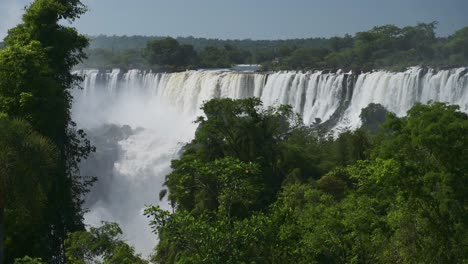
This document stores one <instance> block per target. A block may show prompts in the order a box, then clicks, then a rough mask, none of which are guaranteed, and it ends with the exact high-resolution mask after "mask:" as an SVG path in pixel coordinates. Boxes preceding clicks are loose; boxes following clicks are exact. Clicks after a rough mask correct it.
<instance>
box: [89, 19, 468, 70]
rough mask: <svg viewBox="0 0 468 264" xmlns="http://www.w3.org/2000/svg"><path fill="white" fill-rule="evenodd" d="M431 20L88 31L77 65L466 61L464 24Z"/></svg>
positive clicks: (380, 65)
mask: <svg viewBox="0 0 468 264" xmlns="http://www.w3.org/2000/svg"><path fill="white" fill-rule="evenodd" d="M436 26H437V22H431V23H419V24H417V25H415V26H407V27H403V28H399V27H397V26H394V25H385V26H379V27H374V28H372V29H371V30H369V31H364V32H358V33H356V34H355V35H354V36H351V35H345V36H343V37H331V38H308V39H290V40H250V39H245V40H219V39H206V38H194V37H178V38H176V39H174V38H170V37H149V36H148V37H147V36H104V35H101V36H97V37H91V44H90V46H89V48H88V49H87V51H86V52H87V54H88V59H87V60H86V61H85V62H84V63H83V64H81V65H80V67H85V68H123V69H130V68H138V69H153V70H155V71H183V70H186V69H200V68H230V67H231V66H232V65H235V64H261V65H262V69H263V70H265V71H268V70H315V69H345V70H357V71H361V70H362V71H369V70H372V69H387V70H394V71H401V70H404V69H406V68H407V67H409V66H416V65H420V66H428V67H459V66H466V65H468V27H464V28H462V29H460V30H458V31H456V32H455V33H454V34H452V35H451V36H448V37H436V35H435V28H436ZM158 48H159V49H158Z"/></svg>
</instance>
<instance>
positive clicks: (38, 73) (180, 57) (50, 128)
mask: <svg viewBox="0 0 468 264" xmlns="http://www.w3.org/2000/svg"><path fill="white" fill-rule="evenodd" d="M86 11H87V8H86V6H84V5H83V4H82V3H81V2H80V1H79V0H67V1H58V0H36V1H34V2H33V3H32V4H31V5H30V6H29V7H28V8H27V9H26V12H25V14H24V16H23V20H22V22H21V23H20V24H19V25H17V26H16V27H14V28H13V29H11V30H10V31H9V32H8V36H7V37H6V38H5V42H4V48H3V49H1V50H0V180H1V181H0V263H1V264H3V263H8V264H9V263H14V264H41V263H57V264H59V263H73V264H84V263H106V264H111V263H123V264H127V263H128V264H130V263H467V261H468V226H467V225H468V221H467V219H468V210H467V208H468V204H467V202H468V192H467V187H466V183H467V182H468V162H467V160H468V137H467V135H468V115H467V114H466V113H465V112H462V111H461V110H460V107H459V106H457V105H448V104H446V103H440V102H429V103H428V104H416V105H415V106H413V107H412V108H411V109H410V110H409V111H408V112H407V115H406V116H404V117H398V116H396V115H395V114H394V113H391V112H388V111H387V110H386V109H385V108H384V107H383V106H382V105H379V104H370V105H369V106H367V107H366V108H364V109H362V112H361V116H360V118H361V120H362V126H361V128H359V129H357V130H354V131H349V130H343V131H338V132H340V133H339V134H335V133H334V131H328V130H327V129H326V128H325V127H323V126H322V125H321V124H320V123H317V124H314V125H312V126H305V125H304V124H303V122H302V120H301V118H300V117H299V116H298V115H297V114H295V113H294V112H293V111H292V108H291V107H290V106H288V105H281V106H278V107H263V105H262V102H261V101H260V99H258V98H248V99H238V100H234V99H228V98H224V99H212V100H210V101H207V102H205V103H204V104H203V105H202V107H201V109H202V110H203V112H204V116H201V117H199V118H197V119H196V120H194V121H195V122H196V123H197V125H198V129H197V131H196V134H195V137H194V139H193V140H192V141H191V142H187V144H186V145H185V146H184V148H183V153H182V154H181V156H180V157H179V158H178V159H175V160H173V161H172V165H171V167H172V169H173V170H172V172H171V173H170V174H168V175H167V176H166V178H165V183H164V186H165V189H164V190H163V191H161V192H160V193H155V194H154V195H155V197H156V196H158V197H159V199H161V200H162V199H168V200H169V202H170V203H171V205H172V211H166V210H163V209H162V208H160V207H159V206H157V205H147V207H146V209H145V212H144V213H145V215H146V216H147V217H148V223H149V225H150V226H151V228H152V230H153V232H154V235H155V236H158V237H159V243H158V245H157V246H156V248H155V251H154V253H153V254H152V255H151V256H150V259H145V258H144V257H143V256H141V255H140V254H138V253H136V251H135V249H134V248H133V247H132V246H130V245H128V244H127V243H126V241H125V239H124V237H123V233H122V229H121V228H120V227H119V226H118V225H117V224H115V223H106V222H103V224H102V225H101V226H94V227H90V226H88V227H86V226H85V224H84V213H85V212H86V208H84V206H83V202H84V199H85V196H86V193H88V192H89V190H90V188H91V186H92V184H93V183H94V182H95V181H96V178H95V177H91V176H89V177H88V176H83V175H81V174H80V173H79V163H80V162H81V161H82V160H83V159H86V158H87V157H88V156H89V155H90V154H91V153H92V152H93V151H95V148H94V146H92V144H91V143H90V141H89V140H88V139H87V136H86V133H85V132H84V131H83V130H81V129H79V128H78V127H77V125H76V124H75V123H74V121H73V120H72V118H71V105H72V101H73V97H72V95H71V90H72V89H73V88H74V87H75V86H76V85H78V84H79V83H80V82H81V81H82V77H79V76H76V75H73V74H72V73H71V71H72V69H73V68H75V67H76V66H77V65H79V64H81V65H86V63H93V62H92V61H93V57H94V58H96V57H95V56H98V54H99V53H100V54H101V55H102V54H110V55H109V57H107V55H103V56H104V57H105V58H109V62H110V63H111V64H109V65H107V64H106V65H104V64H103V65H88V66H93V67H101V66H103V67H114V66H122V65H120V63H124V65H126V66H129V65H131V64H129V62H128V61H120V59H118V60H117V61H116V62H115V63H116V64H113V63H114V62H113V61H112V60H113V59H112V58H117V57H119V58H120V56H128V58H132V59H133V58H136V57H138V56H136V57H135V56H134V55H135V54H141V59H142V60H141V61H140V62H141V63H145V64H147V63H149V64H150V65H152V66H153V65H158V67H159V69H165V70H181V69H182V68H184V67H189V68H190V67H192V66H193V67H208V68H210V67H221V66H227V65H229V64H232V63H246V62H249V63H262V64H264V65H265V67H266V68H268V69H280V68H283V67H284V68H288V69H308V68H311V69H312V68H316V67H321V68H323V67H333V68H337V67H344V68H347V67H349V68H355V67H357V68H361V69H371V68H374V67H387V66H388V67H400V66H407V65H414V64H415V63H428V64H431V65H432V63H437V64H439V63H440V65H446V64H447V65H462V64H465V65H466V62H467V60H468V50H467V48H468V27H466V28H464V29H461V30H459V31H457V32H456V33H455V34H454V35H452V36H450V37H448V38H447V39H439V38H436V37H435V36H434V27H435V23H431V24H419V25H417V26H415V27H405V28H402V29H401V28H397V27H394V26H384V27H376V28H374V29H372V30H370V31H368V32H362V33H358V34H356V36H354V37H352V36H345V37H343V38H338V37H337V38H332V39H310V40H295V41H292V42H291V43H296V44H292V45H291V46H283V45H285V43H286V44H287V45H289V44H288V42H287V41H272V42H269V41H265V42H261V41H260V42H256V41H244V42H243V41H239V43H238V44H235V43H236V42H235V41H234V42H233V43H234V44H233V43H230V42H222V41H221V42H220V41H214V42H213V43H211V41H209V40H206V41H201V40H198V39H190V38H187V39H185V40H184V41H186V42H185V43H184V42H183V41H182V40H176V39H171V38H163V39H157V40H152V41H150V42H148V43H147V44H143V42H144V41H143V40H141V38H138V37H136V39H137V40H138V41H130V43H134V42H135V43H136V42H138V43H140V44H138V45H143V46H145V45H146V46H145V47H144V48H142V49H140V48H141V46H139V48H138V47H135V48H133V47H132V48H131V49H125V48H123V47H121V48H119V50H117V49H116V50H113V51H109V50H107V49H100V48H99V49H97V48H94V49H89V48H88V44H89V39H88V38H87V37H86V36H84V35H82V34H80V33H78V32H77V30H76V29H75V28H73V27H69V26H66V25H63V24H61V23H60V22H59V21H60V20H67V21H74V20H75V19H78V18H79V17H80V16H81V15H83V14H84V13H85V12H86ZM101 38H104V39H107V38H105V37H101ZM117 39H118V38H117ZM116 41H117V40H116ZM189 41H192V42H189ZM179 42H180V43H179ZM96 43H97V42H96ZM186 43H192V44H186ZM218 44H219V45H220V46H211V45H218ZM95 45H97V44H95ZM102 45H104V44H102ZM106 45H107V44H106ZM128 45H130V44H128ZM132 45H136V44H132ZM205 45H207V46H205ZM208 45H209V46H208ZM262 45H271V46H272V49H271V50H270V51H268V50H266V52H267V53H268V54H265V55H264V56H265V57H263V59H259V57H258V56H260V52H261V50H265V49H264V48H263V47H264V46H262ZM322 45H323V46H322ZM105 47H106V48H107V46H105ZM249 47H250V48H249ZM280 47H281V48H280ZM283 47H285V48H283ZM280 50H281V52H280ZM162 51H165V52H162ZM108 52H110V53H108ZM132 52H134V53H132ZM302 52H305V54H308V55H307V56H306V55H304V54H302ZM125 54H126V55H125ZM132 54H133V55H132ZM143 54H144V55H143ZM255 54H256V55H255ZM86 56H90V58H91V60H88V61H86V60H85V59H86ZM191 56H193V57H191ZM255 56H257V57H255ZM309 56H310V57H309ZM241 57H242V58H243V59H242V60H241V59H239V58H241ZM273 58H279V61H278V62H277V63H273V62H271V61H270V60H271V59H273ZM304 58H307V63H306V64H302V62H300V61H301V60H302V59H304ZM314 58H316V60H315V59H314ZM403 58H404V59H403ZM440 58H444V60H442V59H440ZM237 59H239V61H237ZM146 60H148V61H146ZM217 60H220V61H217ZM249 60H251V61H249ZM436 61H437V62H436ZM93 176H97V175H93Z"/></svg>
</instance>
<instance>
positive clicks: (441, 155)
mask: <svg viewBox="0 0 468 264" xmlns="http://www.w3.org/2000/svg"><path fill="white" fill-rule="evenodd" d="M259 106H260V104H259V102H258V101H257V102H256V101H248V100H237V101H236V100H229V99H217V100H214V101H212V102H207V103H206V104H205V105H204V107H203V109H204V110H205V114H206V117H205V118H200V119H199V123H200V126H199V128H198V131H197V134H196V137H195V139H194V140H193V141H192V142H191V143H190V144H189V145H188V146H187V147H186V149H185V152H184V153H183V154H182V156H181V158H180V159H179V160H175V161H173V166H174V172H173V173H171V174H170V175H168V176H167V187H168V188H169V190H168V191H169V200H170V201H171V202H172V203H173V205H174V206H176V207H177V210H176V211H175V212H173V213H170V212H168V211H164V210H162V209H161V208H159V207H151V206H150V207H148V208H147V209H146V212H145V213H146V215H147V216H148V217H149V218H150V220H151V226H152V228H153V231H154V232H155V233H157V234H158V235H159V238H160V243H159V245H158V246H157V248H156V252H155V255H154V256H153V261H155V262H157V263H251V262H255V263H464V261H466V259H467V257H468V256H467V253H466V252H468V251H467V240H466V237H467V227H466V224H467V223H466V219H467V217H468V215H467V212H466V210H465V209H466V202H467V195H466V186H464V183H465V182H466V181H467V180H468V174H467V172H468V168H467V164H466V159H467V158H468V152H467V150H468V138H467V137H466V135H467V134H468V133H467V132H468V131H467V129H468V115H467V114H466V113H463V112H460V111H459V110H458V106H451V105H447V104H444V103H430V104H429V105H422V104H417V105H415V106H414V107H413V108H411V109H410V110H409V111H408V115H407V116H406V117H396V116H395V115H394V114H392V113H387V114H386V118H385V119H383V117H384V116H385V113H386V111H385V109H383V108H382V107H381V106H380V105H370V106H368V107H367V108H365V109H363V111H362V113H361V118H362V119H363V120H362V121H363V124H367V125H369V124H371V125H372V126H371V127H370V128H376V127H375V125H376V124H377V123H381V122H383V125H382V127H381V128H378V129H377V130H373V129H370V130H371V131H370V132H369V129H367V130H366V129H364V128H363V129H359V130H356V131H354V132H349V131H348V132H344V133H342V134H341V135H339V136H338V137H336V138H335V137H332V136H330V135H322V134H321V133H319V131H315V130H313V129H310V128H307V127H303V126H301V125H294V124H295V123H294V122H289V123H283V125H284V129H282V130H281V131H288V132H287V133H286V134H283V136H282V137H279V138H276V139H277V140H276V141H272V142H270V141H268V140H266V139H268V138H269V137H267V138H262V137H260V138H257V137H255V140H254V142H255V143H257V142H258V143H259V144H258V145H247V146H249V147H246V146H245V145H243V142H244V141H242V140H239V139H238V138H239V137H241V136H240V135H242V137H241V138H250V137H252V136H253V135H257V133H256V132H254V131H255V130H251V129H248V128H249V127H251V126H250V125H248V126H246V127H244V126H240V124H244V125H246V124H256V123H257V122H253V120H269V118H271V117H272V116H275V115H276V114H277V112H276V111H278V109H276V110H274V109H270V110H269V111H270V112H264V111H268V110H264V109H263V110H262V108H259ZM226 110H229V111H226ZM228 113H229V114H230V115H227V114H228ZM234 113H235V114H234ZM279 116H280V117H281V115H279ZM260 117H261V118H260ZM241 128H242V129H241ZM276 128H277V127H276ZM368 128H369V127H368ZM265 129H266V130H268V129H270V128H269V127H267V128H265ZM272 131H276V130H274V129H273V130H272ZM262 133H265V131H262ZM369 133H379V135H375V134H369ZM247 142H249V141H247ZM268 142H269V143H268ZM268 144H271V146H270V147H269V148H268V152H269V153H271V150H274V151H275V153H276V155H273V156H272V158H273V162H267V163H264V162H263V159H256V157H263V156H264V153H263V151H262V147H263V146H265V145H268ZM252 148H253V149H252ZM249 153H255V154H254V155H252V156H250V155H248V154H249ZM262 155H263V156H262ZM272 167H275V169H273V168H272ZM275 171H280V172H281V173H280V175H281V179H282V181H281V184H280V186H279V189H275V190H276V191H275V192H273V193H270V195H271V196H270V197H269V199H267V200H265V201H262V199H260V200H259V198H262V197H264V196H265V195H266V194H267V193H263V190H264V188H268V183H269V182H270V183H272V182H275V177H273V175H274V172H275ZM305 172H307V173H305ZM262 174H264V176H262ZM265 176H269V177H266V178H263V181H260V179H262V177H265ZM259 194H261V195H260V196H259ZM227 197H229V199H226V198H227ZM226 201H230V202H228V203H226ZM259 201H262V202H260V203H259ZM254 204H261V205H262V206H261V207H255V206H251V205H254ZM226 205H230V206H226ZM227 208H237V210H229V209H227Z"/></svg>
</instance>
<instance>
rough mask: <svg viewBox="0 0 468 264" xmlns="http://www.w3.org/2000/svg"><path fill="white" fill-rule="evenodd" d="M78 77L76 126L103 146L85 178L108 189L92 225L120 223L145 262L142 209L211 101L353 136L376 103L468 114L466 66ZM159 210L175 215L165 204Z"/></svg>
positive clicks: (100, 192)
mask: <svg viewBox="0 0 468 264" xmlns="http://www.w3.org/2000/svg"><path fill="white" fill-rule="evenodd" d="M76 73H77V74H79V75H82V76H84V77H85V78H84V82H83V84H82V85H81V86H82V90H74V92H73V95H74V98H75V100H74V104H73V109H72V115H73V118H74V120H75V121H76V122H77V123H78V125H79V126H80V127H83V128H85V129H86V130H87V131H88V134H89V135H90V137H91V139H92V140H94V141H93V142H92V143H93V144H96V145H98V146H102V147H101V150H100V149H99V148H98V153H96V154H95V155H93V156H94V157H91V161H86V162H85V163H84V164H83V168H84V171H86V172H87V173H89V174H95V176H98V177H99V179H100V182H101V183H98V185H97V187H96V188H94V189H93V190H92V192H91V196H90V197H93V198H92V199H91V198H90V199H88V201H87V206H88V207H89V208H90V213H88V214H87V215H86V222H87V223H90V224H94V225H96V224H99V221H101V220H106V221H116V222H118V223H119V224H120V225H121V226H122V227H123V230H124V232H125V234H126V236H127V239H128V241H129V242H130V243H132V244H133V245H135V246H136V247H137V249H138V251H141V252H143V253H144V254H148V253H149V252H150V251H151V249H152V247H153V246H154V245H155V244H156V236H155V235H152V234H151V232H150V230H149V227H148V223H147V221H146V218H145V217H143V216H142V215H141V212H142V209H143V208H144V204H149V203H151V204H157V203H158V199H157V196H158V193H159V191H160V190H161V189H162V184H163V182H164V176H165V175H166V174H167V173H169V172H170V160H171V159H174V158H176V157H177V156H178V155H179V150H180V148H181V147H182V145H183V143H185V142H188V141H190V140H191V139H192V138H193V135H194V132H195V129H196V125H195V124H194V123H193V122H192V121H193V120H194V119H195V118H196V116H198V115H201V114H202V113H201V110H200V109H199V107H200V105H201V104H202V103H203V102H204V101H206V100H209V99H212V98H225V97H229V98H247V97H253V96H255V97H259V98H261V100H262V101H263V103H264V105H265V106H277V105H280V104H289V105H291V106H292V108H293V110H294V111H295V112H297V113H298V114H299V115H301V116H302V118H303V120H304V123H305V124H307V125H308V124H312V123H314V122H315V121H316V119H317V118H319V119H320V120H321V121H322V122H328V123H329V124H331V125H330V126H331V127H334V128H351V129H355V128H357V127H359V126H360V122H361V121H360V119H359V115H360V113H361V109H362V108H364V107H366V106H367V105H368V104H370V103H380V104H382V105H383V106H384V107H385V108H386V109H387V110H389V111H392V112H395V113H396V114H397V115H399V116H402V115H404V114H405V113H406V111H407V110H408V109H410V108H411V106H412V105H414V104H415V103H416V102H423V103H426V102H428V101H430V100H433V101H443V102H448V103H451V104H458V105H460V107H461V109H462V110H463V111H468V109H467V107H468V68H457V69H449V70H440V71H436V70H433V69H423V68H417V67H415V68H410V69H408V70H407V71H405V72H399V73H392V72H387V71H374V72H368V73H361V74H356V73H351V72H350V73H344V72H341V71H338V72H335V73H332V72H323V71H316V72H292V71H287V72H274V73H241V72H230V71H187V72H179V73H152V72H145V71H139V70H130V71H127V72H122V71H120V70H118V69H114V70H112V71H109V72H100V71H99V70H80V71H77V72H76ZM105 124H115V125H116V126H113V127H103V126H104V125H105ZM128 126H130V128H128ZM119 129H120V132H119ZM103 131H104V132H103ZM106 155H108V156H109V157H112V159H110V158H106ZM93 159H102V160H107V161H108V163H109V165H108V166H107V167H106V168H100V167H99V166H97V165H96V164H97V163H93V161H92V160H93ZM97 167H99V168H97ZM101 174H103V175H108V176H106V177H102V176H101ZM99 186H101V187H99ZM161 206H163V207H165V208H169V207H168V205H167V203H165V202H161Z"/></svg>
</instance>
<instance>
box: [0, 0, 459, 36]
mask: <svg viewBox="0 0 468 264" xmlns="http://www.w3.org/2000/svg"><path fill="white" fill-rule="evenodd" d="M30 2H31V0H0V39H3V38H4V37H5V35H6V33H7V30H8V28H11V27H13V26H14V25H16V24H17V23H19V22H20V18H21V14H22V12H23V11H22V8H23V7H24V6H26V5H27V4H28V3H30ZM82 2H83V3H85V4H86V5H88V8H89V9H90V10H89V12H88V13H87V14H85V15H84V16H82V17H81V19H80V20H78V21H77V22H76V23H75V24H74V26H76V27H77V28H78V30H79V31H80V32H82V33H84V34H88V35H99V34H106V35H158V36H172V37H177V36H194V37H206V38H220V39H245V38H250V39H288V38H308V37H330V36H341V35H344V34H345V33H349V34H354V33H356V32H359V31H365V30H369V29H371V28H372V27H374V26H377V25H385V24H394V25H397V26H407V25H415V24H416V23H418V22H431V21H434V20H437V21H438V22H439V25H438V29H437V34H438V36H447V35H450V34H452V33H453V32H454V31H456V30H457V29H460V28H462V27H465V26H468V0H82Z"/></svg>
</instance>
